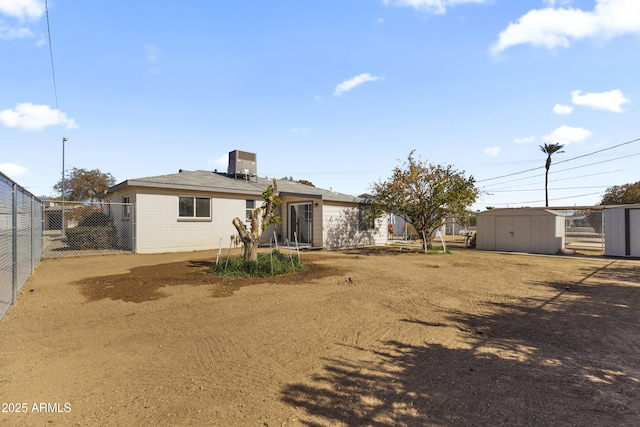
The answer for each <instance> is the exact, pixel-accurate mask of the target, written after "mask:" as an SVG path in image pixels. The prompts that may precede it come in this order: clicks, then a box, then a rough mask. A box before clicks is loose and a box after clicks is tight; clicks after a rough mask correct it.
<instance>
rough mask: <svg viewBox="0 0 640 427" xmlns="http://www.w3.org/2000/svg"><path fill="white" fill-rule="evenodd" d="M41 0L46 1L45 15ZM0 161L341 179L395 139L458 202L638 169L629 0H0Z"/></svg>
mask: <svg viewBox="0 0 640 427" xmlns="http://www.w3.org/2000/svg"><path fill="white" fill-rule="evenodd" d="M47 17H48V19H47ZM0 58H1V59H2V66H1V67H0V147H1V149H0V171H2V172H3V173H5V174H6V175H8V176H9V177H11V178H12V179H14V180H15V181H16V182H17V183H18V184H20V185H21V186H23V187H25V188H27V189H28V190H29V191H31V192H32V193H33V194H35V195H37V196H55V195H56V193H55V191H54V190H53V188H52V187H53V186H54V185H55V184H56V183H57V182H58V181H59V180H60V177H61V173H62V148H63V142H62V141H63V138H66V139H67V141H66V143H64V151H65V169H67V170H70V169H71V168H74V167H75V168H85V169H96V168H97V169H100V170H101V171H102V172H108V173H111V174H112V175H113V176H114V177H115V178H116V180H117V181H118V182H121V181H124V180H127V179H133V178H141V177H149V176H156V175H164V174H170V173H176V172H177V171H178V170H179V169H184V170H201V169H203V170H219V171H226V168H227V160H228V153H229V152H230V151H232V150H242V151H248V152H252V153H256V154H257V170H258V174H259V175H260V176H264V177H270V178H272V177H275V178H282V177H293V178H294V179H296V180H297V179H305V180H308V181H311V182H312V183H313V184H314V185H316V186H317V187H322V188H326V189H332V190H334V191H338V192H341V193H347V194H353V195H359V194H363V193H367V192H370V190H371V185H372V184H373V183H376V182H380V181H384V180H387V179H388V178H390V177H391V175H392V172H393V169H394V167H396V166H399V165H402V163H403V162H405V161H406V160H407V157H408V156H409V154H410V153H412V152H413V153H414V154H413V156H414V157H415V158H417V159H420V160H422V161H425V162H428V163H432V164H441V165H451V166H453V167H454V168H455V169H456V170H458V171H460V172H462V173H464V174H465V176H467V177H469V176H473V177H474V179H475V180H476V182H477V186H478V187H479V188H480V190H481V191H482V195H481V197H480V198H479V199H478V200H477V202H476V203H475V204H474V205H473V208H474V209H479V210H483V209H485V208H487V207H496V208H503V207H519V206H544V205H545V194H544V175H545V170H544V163H545V160H546V155H545V154H544V153H542V151H541V150H540V146H541V145H544V144H554V143H558V144H563V145H564V147H563V152H562V153H556V154H554V155H553V163H552V165H551V169H550V174H549V199H550V202H549V205H550V206H589V205H594V204H598V203H599V202H600V200H601V198H602V195H603V194H604V192H605V191H606V189H607V188H608V187H611V186H614V185H623V184H626V183H633V182H637V181H640V172H639V171H640V168H639V167H638V164H639V161H640V141H638V139H639V138H640V126H639V122H640V121H639V118H640V114H639V113H640V109H639V107H638V105H639V104H640V78H638V72H639V70H640V1H637V0H590V1H587V0H555V1H554V0H544V1H543V0H531V1H530V0H518V1H513V0H306V1H299V0H297V1H294V0H271V1H268V2H267V1H257V0H254V1H249V2H238V1H228V0H227V1H224V0H219V1H206V0H199V1H195V0H185V1H181V2H172V1H167V2H158V1H153V2H151V1H147V0H139V1H135V2H131V1H126V2H125V1H121V0H111V1H108V2H93V1H66V0H49V1H48V2H47V3H45V2H44V1H41V0H0Z"/></svg>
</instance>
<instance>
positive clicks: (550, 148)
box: [540, 144, 564, 207]
mask: <svg viewBox="0 0 640 427" xmlns="http://www.w3.org/2000/svg"><path fill="white" fill-rule="evenodd" d="M562 147H564V145H562V144H544V146H542V145H540V150H542V152H543V153H545V154H546V155H547V163H546V164H545V165H544V168H545V169H546V172H545V175H544V196H545V202H546V207H549V190H548V189H547V186H548V185H549V168H550V167H551V155H552V154H553V153H564V151H560V150H562Z"/></svg>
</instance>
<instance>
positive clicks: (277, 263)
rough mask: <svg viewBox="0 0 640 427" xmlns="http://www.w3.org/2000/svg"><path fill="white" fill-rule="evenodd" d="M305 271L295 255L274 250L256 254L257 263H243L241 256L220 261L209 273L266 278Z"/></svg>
mask: <svg viewBox="0 0 640 427" xmlns="http://www.w3.org/2000/svg"><path fill="white" fill-rule="evenodd" d="M292 261H293V262H292ZM305 269H306V266H305V265H304V264H303V263H302V262H301V261H299V260H298V256H297V255H292V256H289V255H285V254H283V253H282V252H280V251H278V250H274V251H272V252H271V254H268V253H260V254H258V260H257V261H247V262H245V261H244V259H243V257H242V256H240V257H235V258H229V260H228V261H227V260H226V259H220V260H219V261H218V264H217V265H214V266H212V267H211V269H210V270H209V272H210V273H212V274H217V275H218V276H222V277H268V276H276V275H279V274H285V273H293V272H296V271H303V270H305Z"/></svg>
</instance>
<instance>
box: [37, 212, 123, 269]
mask: <svg viewBox="0 0 640 427" xmlns="http://www.w3.org/2000/svg"><path fill="white" fill-rule="evenodd" d="M42 205H43V224H44V233H43V249H44V257H45V258H60V257H68V256H81V255H100V254H112V253H120V252H135V222H134V218H135V215H134V205H133V204H130V203H93V202H88V203H80V202H65V203H64V207H63V206H62V204H61V203H60V202H59V201H44V202H43V204H42Z"/></svg>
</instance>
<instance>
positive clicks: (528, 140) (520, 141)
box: [514, 135, 536, 144]
mask: <svg viewBox="0 0 640 427" xmlns="http://www.w3.org/2000/svg"><path fill="white" fill-rule="evenodd" d="M535 140H536V136H535V135H531V136H527V137H525V138H516V139H514V142H515V143H516V144H531V143H532V142H533V141H535Z"/></svg>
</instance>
